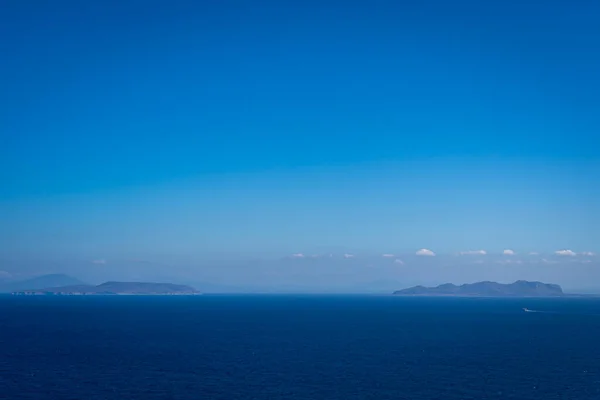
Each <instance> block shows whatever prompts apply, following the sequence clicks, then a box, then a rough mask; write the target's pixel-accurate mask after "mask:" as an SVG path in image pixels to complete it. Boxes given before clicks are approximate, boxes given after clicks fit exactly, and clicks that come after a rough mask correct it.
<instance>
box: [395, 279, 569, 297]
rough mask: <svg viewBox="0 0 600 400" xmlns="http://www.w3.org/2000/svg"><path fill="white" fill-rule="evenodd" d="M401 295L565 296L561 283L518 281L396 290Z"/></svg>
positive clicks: (449, 284)
mask: <svg viewBox="0 0 600 400" xmlns="http://www.w3.org/2000/svg"><path fill="white" fill-rule="evenodd" d="M394 295H400V296H461V297H558V296H564V295H565V294H564V293H563V291H562V288H561V287H560V286H559V285H555V284H550V283H542V282H529V281H522V280H521V281H516V282H514V283H509V284H502V283H497V282H489V281H485V282H477V283H467V284H464V285H459V286H457V285H454V284H452V283H445V284H443V285H439V286H436V287H424V286H415V287H411V288H408V289H402V290H398V291H396V292H394Z"/></svg>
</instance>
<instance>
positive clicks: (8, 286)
mask: <svg viewBox="0 0 600 400" xmlns="http://www.w3.org/2000/svg"><path fill="white" fill-rule="evenodd" d="M79 285H87V284H86V283H85V282H82V281H80V280H79V279H77V278H73V277H71V276H68V275H65V274H49V275H40V276H36V277H34V278H29V279H25V280H13V281H4V282H0V293H12V292H18V291H22V290H33V289H44V288H55V287H62V286H79Z"/></svg>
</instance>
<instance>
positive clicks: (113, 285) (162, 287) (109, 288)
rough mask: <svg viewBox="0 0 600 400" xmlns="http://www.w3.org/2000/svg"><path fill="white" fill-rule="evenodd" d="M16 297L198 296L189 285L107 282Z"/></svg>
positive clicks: (15, 292)
mask: <svg viewBox="0 0 600 400" xmlns="http://www.w3.org/2000/svg"><path fill="white" fill-rule="evenodd" d="M12 294H14V295H71V296H77V295H196V294H200V292H198V291H197V290H196V289H194V288H193V287H191V286H187V285H175V284H172V283H150V282H105V283H102V284H100V285H97V286H93V285H71V286H59V287H52V288H45V289H27V290H19V291H14V292H12Z"/></svg>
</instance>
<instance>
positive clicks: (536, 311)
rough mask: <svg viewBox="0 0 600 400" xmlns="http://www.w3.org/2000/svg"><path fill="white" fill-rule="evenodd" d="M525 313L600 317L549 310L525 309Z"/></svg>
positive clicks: (598, 315) (597, 315)
mask: <svg viewBox="0 0 600 400" xmlns="http://www.w3.org/2000/svg"><path fill="white" fill-rule="evenodd" d="M523 311H525V312H526V313H537V314H560V315H573V316H585V317H600V314H599V313H585V312H584V313H577V312H564V311H547V310H531V309H529V308H524V309H523Z"/></svg>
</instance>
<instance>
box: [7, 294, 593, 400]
mask: <svg viewBox="0 0 600 400" xmlns="http://www.w3.org/2000/svg"><path fill="white" fill-rule="evenodd" d="M522 307H527V308H530V309H534V310H539V311H546V312H537V313H526V312H523V311H522V309H521V308H522ZM0 398H3V399H11V400H16V399H90V400H93V399H223V400H234V399H311V400H312V399H345V400H350V399H377V400H383V399H445V400H452V399H461V400H462V399H478V400H479V399H520V400H528V399H544V400H551V399H570V400H587V399H590V400H598V399H600V300H593V299H562V300H540V299H534V300H532V299H529V300H525V299H523V300H514V299H513V300H491V299H423V298H420V299H414V298H397V297H392V296H382V297H376V296H373V297H368V296H198V297H11V296H4V297H0Z"/></svg>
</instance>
